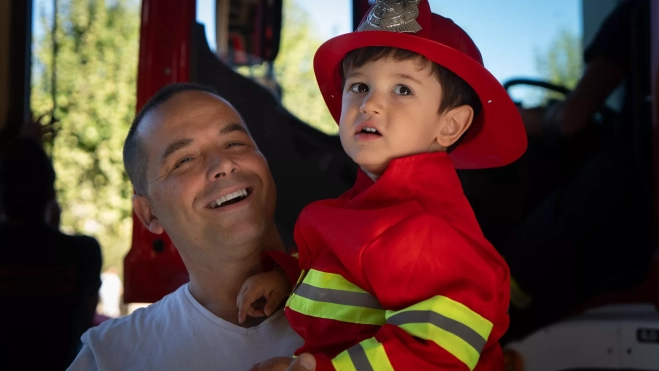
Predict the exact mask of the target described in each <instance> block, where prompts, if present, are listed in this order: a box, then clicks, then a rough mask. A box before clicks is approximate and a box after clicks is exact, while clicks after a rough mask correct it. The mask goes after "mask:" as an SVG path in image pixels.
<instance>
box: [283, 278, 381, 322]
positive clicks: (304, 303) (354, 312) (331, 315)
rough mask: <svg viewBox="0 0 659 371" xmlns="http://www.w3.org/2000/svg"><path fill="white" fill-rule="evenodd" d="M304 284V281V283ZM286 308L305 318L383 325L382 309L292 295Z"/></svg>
mask: <svg viewBox="0 0 659 371" xmlns="http://www.w3.org/2000/svg"><path fill="white" fill-rule="evenodd" d="M304 282H305V283H306V280H305V281H304ZM287 305H288V307H289V308H290V309H292V310H294V311H296V312H298V313H302V314H305V315H307V316H312V317H317V318H325V319H333V320H336V321H341V322H350V323H358V324H362V325H377V326H382V325H384V323H385V319H384V313H385V311H384V310H382V309H373V308H363V307H353V306H350V305H342V304H335V303H328V302H321V301H315V300H311V299H307V298H305V297H302V296H299V295H296V294H295V293H293V295H291V297H290V299H289V300H288V304H287Z"/></svg>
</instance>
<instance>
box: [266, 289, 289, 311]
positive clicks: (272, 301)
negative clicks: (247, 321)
mask: <svg viewBox="0 0 659 371" xmlns="http://www.w3.org/2000/svg"><path fill="white" fill-rule="evenodd" d="M285 298H286V295H284V293H283V292H281V291H279V290H272V291H271V292H270V294H269V295H267V297H266V299H267V302H266V303H265V307H264V308H263V312H264V313H265V315H266V316H271V315H272V313H274V312H275V311H276V310H277V308H278V307H279V304H281V302H282V301H283V300H284V299H285Z"/></svg>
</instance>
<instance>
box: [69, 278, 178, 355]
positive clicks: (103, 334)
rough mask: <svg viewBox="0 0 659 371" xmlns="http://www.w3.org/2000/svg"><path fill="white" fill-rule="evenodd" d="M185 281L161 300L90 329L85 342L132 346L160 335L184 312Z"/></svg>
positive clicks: (110, 345)
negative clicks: (181, 311)
mask: <svg viewBox="0 0 659 371" xmlns="http://www.w3.org/2000/svg"><path fill="white" fill-rule="evenodd" d="M184 289H185V285H184V286H181V287H180V288H179V289H177V290H176V291H174V292H173V293H171V294H169V295H167V296H165V297H164V298H162V299H161V300H159V301H157V302H155V303H153V304H151V305H149V306H148V307H145V308H139V309H137V310H135V311H134V312H133V313H131V314H130V315H127V316H125V317H121V318H114V319H110V320H107V321H105V322H103V323H101V324H100V325H98V326H96V327H93V328H91V329H89V330H88V331H87V332H85V334H84V335H83V336H82V342H83V344H84V345H87V346H89V347H91V348H92V350H94V347H95V346H97V345H100V346H102V347H110V348H112V347H113V346H117V347H131V341H134V342H139V341H140V340H141V339H143V338H149V337H152V336H156V335H159V334H160V332H161V331H162V329H163V327H165V326H166V325H167V324H166V322H167V321H169V320H170V319H171V318H173V317H177V316H178V314H179V313H177V312H180V308H181V306H180V300H181V299H182V298H183V297H184V295H185V294H184V292H183V290H184Z"/></svg>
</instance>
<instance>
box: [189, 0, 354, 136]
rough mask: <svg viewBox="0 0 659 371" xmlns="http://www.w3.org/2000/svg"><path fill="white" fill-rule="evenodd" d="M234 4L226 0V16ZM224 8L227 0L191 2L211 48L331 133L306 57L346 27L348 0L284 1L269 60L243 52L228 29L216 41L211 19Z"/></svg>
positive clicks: (307, 120) (214, 21)
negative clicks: (277, 40)
mask: <svg viewBox="0 0 659 371" xmlns="http://www.w3.org/2000/svg"><path fill="white" fill-rule="evenodd" d="M234 3H239V2H237V1H228V4H229V5H230V6H231V7H232V9H233V10H231V12H232V14H231V16H232V17H233V16H235V14H233V13H235V12H236V10H235V9H234V8H235V7H236V5H235V4H234ZM244 3H250V1H244ZM222 7H224V8H222ZM226 8H227V1H223V0H198V2H197V21H198V22H200V23H203V24H204V26H205V30H206V36H207V39H208V44H209V46H210V47H211V50H213V51H214V52H215V53H216V55H218V57H219V58H220V59H222V60H223V61H224V62H225V63H227V64H229V65H231V66H232V67H233V68H234V70H236V71H237V72H239V73H241V74H242V75H244V76H246V77H249V78H252V79H254V80H255V81H257V82H259V83H260V84H262V85H263V86H265V87H267V88H269V89H270V90H271V91H272V92H273V93H274V94H276V95H277V96H279V97H280V98H281V99H282V103H283V105H284V106H285V107H286V108H287V109H288V110H289V111H291V112H292V113H293V114H295V115H296V116H297V117H298V118H299V119H301V120H302V121H303V122H305V123H307V124H308V125H310V126H312V127H314V128H316V129H318V130H319V131H321V132H323V133H325V134H329V135H335V134H337V133H338V127H337V125H336V123H335V122H334V120H333V119H332V117H331V116H330V114H329V111H328V110H327V108H326V107H325V103H324V101H323V99H322V97H321V95H320V91H319V90H318V85H317V83H316V79H315V75H314V73H313V66H312V61H313V56H314V53H315V52H316V50H317V49H318V47H319V46H320V45H321V44H322V43H323V42H324V41H325V40H328V39H330V38H332V37H334V36H337V35H340V34H344V33H347V32H350V31H351V28H352V23H351V22H352V1H351V0H338V1H331V2H329V1H328V2H316V1H302V0H284V1H283V9H282V18H283V19H282V22H281V24H282V28H281V38H280V44H279V50H278V53H277V57H276V59H275V60H274V63H272V62H268V61H263V58H259V57H258V56H254V55H250V54H249V50H247V53H243V50H244V49H242V50H241V47H242V46H244V43H243V42H242V40H241V38H240V37H237V36H236V35H233V36H236V37H232V36H231V32H229V33H228V34H227V35H229V36H228V38H223V39H222V40H218V35H223V33H222V30H220V31H218V30H217V27H218V25H219V24H220V23H221V22H219V21H218V20H217V19H216V14H218V17H223V13H222V12H218V11H217V10H218V9H226ZM223 45H224V46H223ZM223 48H225V49H223ZM247 49H249V48H247ZM223 50H224V52H223ZM227 55H233V58H232V59H231V58H227V57H226V56H227Z"/></svg>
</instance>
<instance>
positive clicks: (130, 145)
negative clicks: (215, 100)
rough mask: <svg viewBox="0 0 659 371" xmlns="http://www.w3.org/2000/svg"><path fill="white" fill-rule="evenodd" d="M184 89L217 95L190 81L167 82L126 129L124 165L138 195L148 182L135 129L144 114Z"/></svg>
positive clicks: (145, 192)
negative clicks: (128, 128)
mask: <svg viewBox="0 0 659 371" xmlns="http://www.w3.org/2000/svg"><path fill="white" fill-rule="evenodd" d="M186 91H202V92H206V93H211V94H214V95H218V94H217V92H216V91H215V89H213V88H211V87H210V86H204V85H199V84H192V83H175V84H169V85H167V86H165V87H164V88H162V89H160V90H159V91H158V92H157V93H156V94H154V95H153V96H152V97H151V99H149V101H148V102H147V103H146V104H145V105H144V107H142V109H141V110H140V112H139V113H138V114H137V116H135V119H134V120H133V123H132V124H131V126H130V130H128V136H127V137H126V141H125V142H124V167H125V168H126V172H127V173H128V178H130V181H131V183H133V188H134V189H135V192H136V193H137V194H139V195H147V190H148V184H147V178H146V157H147V155H146V150H145V149H144V145H143V143H142V141H141V140H140V137H139V135H138V134H137V129H138V127H139V125H140V123H141V122H142V120H143V119H144V117H145V116H146V115H148V114H149V113H150V112H151V111H153V110H154V109H156V108H158V107H159V106H160V105H162V104H163V103H165V102H167V101H168V100H170V99H172V98H173V97H174V96H176V95H178V94H180V93H184V92H186Z"/></svg>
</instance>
